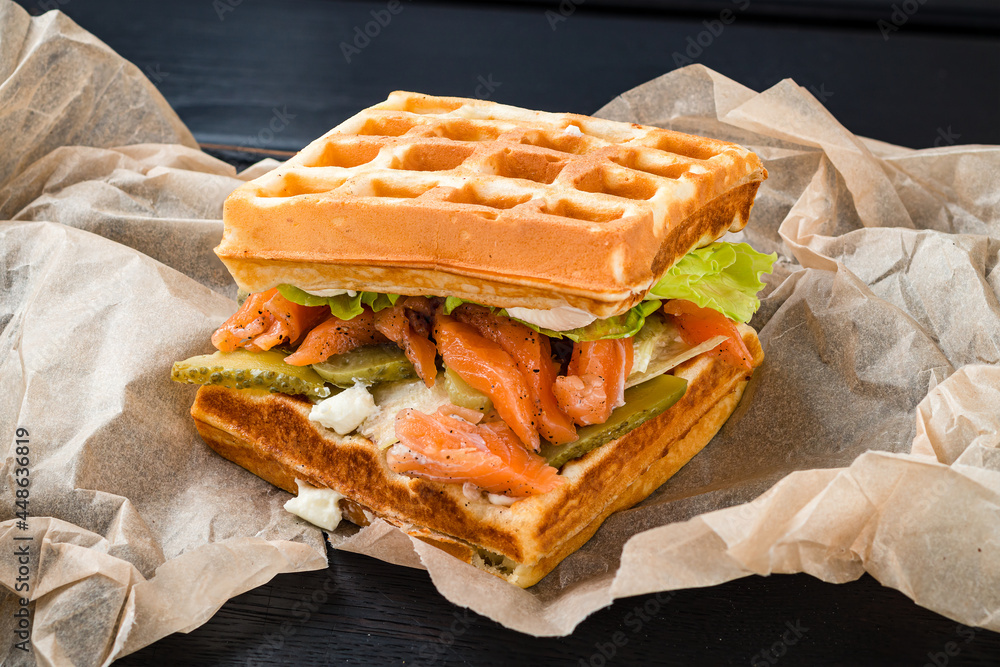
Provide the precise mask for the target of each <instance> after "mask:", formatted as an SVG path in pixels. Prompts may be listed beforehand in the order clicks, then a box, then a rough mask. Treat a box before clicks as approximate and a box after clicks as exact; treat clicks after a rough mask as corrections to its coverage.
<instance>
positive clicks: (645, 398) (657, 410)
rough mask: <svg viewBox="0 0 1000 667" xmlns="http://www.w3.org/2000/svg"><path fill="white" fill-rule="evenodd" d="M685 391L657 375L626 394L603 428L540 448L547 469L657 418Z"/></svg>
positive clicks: (670, 377) (669, 377) (683, 385)
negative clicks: (623, 403)
mask: <svg viewBox="0 0 1000 667" xmlns="http://www.w3.org/2000/svg"><path fill="white" fill-rule="evenodd" d="M686 390H687V380H685V379H684V378H679V377H675V376H673V375H660V376H658V377H655V378H653V379H652V380H648V381H646V382H643V383H642V384H638V385H636V386H634V387H631V388H629V389H626V390H625V405H623V406H621V407H620V408H617V409H616V410H614V411H613V412H612V413H611V416H610V417H608V421H606V422H604V423H603V424H592V425H591V426H584V427H582V428H579V429H577V432H576V433H577V435H579V436H580V439H579V440H577V441H575V442H571V443H568V444H565V445H553V444H549V443H543V444H542V451H541V455H542V457H543V458H545V460H546V461H548V464H549V465H550V466H553V467H555V468H560V467H562V465H563V464H564V463H566V462H567V461H571V460H573V459H576V458H579V457H581V456H583V455H584V454H586V453H587V452H590V451H592V450H594V449H597V448H598V447H600V446H601V445H603V444H606V443H608V442H611V441H612V440H615V439H617V438H620V437H622V436H623V435H625V434H626V433H628V432H629V431H631V430H632V429H634V428H636V427H638V426H639V425H640V424H642V423H643V422H645V421H647V420H649V419H652V418H653V417H657V416H659V415H660V414H662V413H663V412H664V411H665V410H666V409H667V408H669V407H670V406H671V405H673V404H674V403H676V402H677V401H679V400H680V399H681V397H682V396H683V395H684V392H685V391H686Z"/></svg>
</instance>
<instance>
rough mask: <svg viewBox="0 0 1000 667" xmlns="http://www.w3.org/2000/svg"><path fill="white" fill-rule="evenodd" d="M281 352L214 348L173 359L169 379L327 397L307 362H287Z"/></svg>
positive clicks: (327, 389) (323, 385)
mask: <svg viewBox="0 0 1000 667" xmlns="http://www.w3.org/2000/svg"><path fill="white" fill-rule="evenodd" d="M284 356H285V355H284V354H282V353H281V352H275V351H274V350H268V351H267V352H249V351H247V350H236V351H234V352H215V353H214V354H203V355H199V356H197V357H191V358H190V359H185V360H184V361H178V362H175V363H174V367H173V369H172V370H171V372H170V377H171V379H173V380H175V381H177V382H186V383H188V384H217V385H220V386H223V387H229V388H230V389H264V390H267V391H270V392H280V393H282V394H291V395H293V396H297V395H303V396H309V397H311V398H326V397H328V396H330V394H331V390H330V388H329V387H327V386H326V383H325V382H323V378H321V377H320V376H319V375H318V374H317V373H316V371H314V370H312V369H311V368H309V367H308V366H292V365H291V364H286V363H285V360H284Z"/></svg>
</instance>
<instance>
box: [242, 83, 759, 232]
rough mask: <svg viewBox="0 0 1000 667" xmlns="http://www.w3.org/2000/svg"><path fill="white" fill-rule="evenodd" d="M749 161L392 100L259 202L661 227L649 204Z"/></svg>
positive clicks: (621, 127) (587, 126)
mask: <svg viewBox="0 0 1000 667" xmlns="http://www.w3.org/2000/svg"><path fill="white" fill-rule="evenodd" d="M746 154H747V151H746V149H743V148H741V147H739V146H736V145H735V144H729V143H725V142H722V141H715V140H712V139H706V138H703V137H695V136H692V135H687V134H682V133H679V132H673V131H670V130H663V129H658V128H651V127H644V126H640V125H629V124H626V123H620V122H615V121H606V120H600V119H596V118H591V117H587V116H578V115H574V114H550V113H543V112H535V111H528V110H524V109H517V108H514V107H507V106H503V105H497V104H492V103H486V102H479V101H477V100H463V99H457V98H440V97H427V96H422V95H416V94H413V93H393V94H392V96H390V98H389V99H388V100H387V101H386V102H384V103H383V104H381V105H378V106H376V107H373V108H371V109H368V110H366V111H364V112H362V113H361V114H358V115H357V116H355V117H353V118H351V119H350V120H348V121H346V122H345V123H344V124H342V125H341V126H339V127H338V128H336V129H335V130H333V131H332V132H330V133H329V134H327V135H326V136H324V137H323V138H321V139H320V140H318V141H316V142H314V143H313V144H311V145H310V146H309V147H308V148H307V149H306V150H304V151H303V152H302V153H300V154H299V155H298V156H296V157H295V158H293V159H292V160H291V161H289V163H287V164H286V166H285V168H283V169H280V170H278V172H276V173H275V174H274V177H273V178H267V177H265V178H263V179H260V180H259V181H258V185H259V186H260V187H259V189H258V192H257V194H258V196H260V197H265V198H266V197H281V198H284V197H295V196H298V195H323V196H328V197H333V198H338V199H353V198H392V199H413V200H414V203H415V204H423V203H426V204H427V205H428V206H430V207H433V208H435V209H440V208H442V207H444V208H448V207H460V208H463V209H465V210H467V211H470V212H475V213H476V214H478V215H481V216H483V217H488V218H493V219H495V218H497V217H498V216H500V215H505V213H504V212H507V211H509V213H508V214H507V215H509V216H510V217H517V218H522V219H523V218H525V217H531V218H534V217H537V216H543V215H544V216H557V217H560V218H567V219H572V220H578V221H582V222H585V223H606V222H611V221H615V220H622V219H633V220H635V219H642V218H645V217H646V216H648V215H652V216H653V217H654V222H656V220H657V219H659V220H660V221H661V224H662V219H663V218H664V215H665V211H664V210H662V209H664V208H666V207H665V206H657V203H666V202H669V201H684V200H690V199H691V195H692V194H693V192H694V187H693V186H694V185H697V184H699V183H704V182H706V181H707V182H709V183H710V182H712V181H716V180H719V179H718V176H719V175H720V174H725V173H727V172H729V171H730V170H731V167H732V165H733V164H734V163H736V162H742V161H743V160H745V156H746ZM723 180H724V179H723ZM704 184H708V183H704ZM658 209H659V210H658Z"/></svg>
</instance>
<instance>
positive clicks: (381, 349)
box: [312, 345, 417, 389]
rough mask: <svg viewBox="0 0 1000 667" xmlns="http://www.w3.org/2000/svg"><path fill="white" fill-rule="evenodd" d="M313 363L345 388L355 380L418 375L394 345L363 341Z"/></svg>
mask: <svg viewBox="0 0 1000 667" xmlns="http://www.w3.org/2000/svg"><path fill="white" fill-rule="evenodd" d="M312 367H313V370H315V371H316V372H317V373H319V374H320V376H321V377H322V378H323V379H324V380H326V381H327V382H329V383H331V384H335V385H337V386H338V387H344V388H345V389H346V388H347V387H353V386H354V383H355V382H361V383H362V384H375V383H376V382H393V381H395V380H409V379H410V378H415V377H417V372H416V370H414V368H413V364H411V363H410V361H409V359H407V358H406V355H405V354H403V351H402V350H401V349H399V348H398V347H396V346H395V345H366V346H365V347H359V348H357V349H356V350H351V351H350V352H345V353H344V354H335V355H333V356H332V357H330V358H329V359H327V360H326V361H324V362H321V363H318V364H313V365H312Z"/></svg>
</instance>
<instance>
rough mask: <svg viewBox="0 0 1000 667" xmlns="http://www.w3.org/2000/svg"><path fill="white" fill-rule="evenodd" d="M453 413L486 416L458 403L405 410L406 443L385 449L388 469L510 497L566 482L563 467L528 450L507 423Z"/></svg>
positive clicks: (401, 431)
mask: <svg viewBox="0 0 1000 667" xmlns="http://www.w3.org/2000/svg"><path fill="white" fill-rule="evenodd" d="M470 413H471V414H470ZM453 415H460V416H462V417H466V416H468V417H469V418H470V419H476V420H478V419H480V418H481V415H480V414H479V413H476V412H475V411H473V410H463V409H461V408H458V407H456V406H453V405H451V406H444V407H443V408H441V409H439V410H438V412H437V413H435V414H432V415H428V414H424V413H422V412H418V411H416V410H413V409H406V410H402V411H400V412H399V413H398V414H397V415H396V437H397V438H399V442H400V443H401V444H397V445H393V446H392V447H391V448H390V449H389V451H388V452H387V453H386V460H387V462H388V464H389V468H390V469H392V470H393V471H395V472H398V473H403V474H407V475H414V476H417V477H423V478H425V479H430V480H434V481H438V482H458V483H463V482H471V483H472V484H475V485H476V486H478V487H479V488H481V489H483V490H484V491H488V492H489V493H496V494H501V495H505V496H509V497H511V498H523V497H526V496H531V495H535V494H539V493H547V492H548V491H551V490H553V489H555V488H556V487H557V486H559V484H561V483H562V481H563V480H562V478H561V477H559V471H558V470H556V469H555V468H553V467H552V466H550V465H548V464H547V463H546V462H545V459H543V458H542V457H541V456H538V455H537V454H533V453H532V452H529V451H527V450H526V449H525V448H524V447H523V446H522V445H521V443H520V442H519V440H518V437H517V436H516V435H514V432H513V431H512V430H511V429H510V427H509V426H508V425H507V424H505V423H503V422H490V423H487V424H476V423H470V422H469V421H466V419H459V418H456V417H455V416H453ZM473 415H474V416H473Z"/></svg>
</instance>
